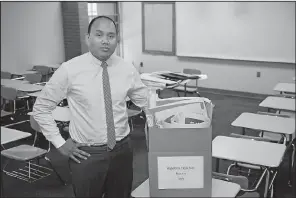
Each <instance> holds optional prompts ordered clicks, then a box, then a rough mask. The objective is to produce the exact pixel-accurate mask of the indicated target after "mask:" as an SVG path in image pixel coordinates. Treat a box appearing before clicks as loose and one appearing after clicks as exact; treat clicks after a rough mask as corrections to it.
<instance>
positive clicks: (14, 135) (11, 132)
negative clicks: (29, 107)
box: [1, 127, 32, 197]
mask: <svg viewBox="0 0 296 198" xmlns="http://www.w3.org/2000/svg"><path fill="white" fill-rule="evenodd" d="M31 135H32V134H31V133H27V132H23V131H18V130H15V129H10V128H6V127H1V145H3V144H7V143H10V142H14V141H17V140H20V139H24V138H26V137H29V136H31ZM2 178H3V177H2ZM2 196H3V179H1V197H2Z"/></svg>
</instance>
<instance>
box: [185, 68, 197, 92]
mask: <svg viewBox="0 0 296 198" xmlns="http://www.w3.org/2000/svg"><path fill="white" fill-rule="evenodd" d="M183 73H184V74H195V75H196V74H197V75H199V74H201V71H200V70H198V69H189V68H185V69H183ZM195 86H196V92H197V91H198V80H196V84H195Z"/></svg>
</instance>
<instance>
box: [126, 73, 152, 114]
mask: <svg viewBox="0 0 296 198" xmlns="http://www.w3.org/2000/svg"><path fill="white" fill-rule="evenodd" d="M128 97H129V98H130V99H131V101H132V102H133V103H134V104H135V105H137V106H138V107H140V108H141V109H143V110H144V111H145V112H146V111H147V110H148V88H147V87H146V86H145V85H144V84H143V82H142V80H141V77H140V74H139V72H138V71H137V70H136V69H133V71H132V86H131V88H130V89H129V91H128Z"/></svg>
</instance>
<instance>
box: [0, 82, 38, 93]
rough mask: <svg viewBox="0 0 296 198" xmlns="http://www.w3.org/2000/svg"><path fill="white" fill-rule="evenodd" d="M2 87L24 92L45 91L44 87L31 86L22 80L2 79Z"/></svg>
mask: <svg viewBox="0 0 296 198" xmlns="http://www.w3.org/2000/svg"><path fill="white" fill-rule="evenodd" d="M1 85H3V86H5V87H11V88H14V89H16V90H18V91H23V92H36V91H40V90H42V89H43V86H40V85H34V84H29V83H28V82H27V81H22V80H9V79H1Z"/></svg>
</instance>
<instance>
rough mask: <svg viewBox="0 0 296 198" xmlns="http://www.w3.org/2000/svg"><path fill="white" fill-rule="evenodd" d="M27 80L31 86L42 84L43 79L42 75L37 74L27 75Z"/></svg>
mask: <svg viewBox="0 0 296 198" xmlns="http://www.w3.org/2000/svg"><path fill="white" fill-rule="evenodd" d="M24 76H25V80H27V81H28V82H29V83H31V84H35V83H40V82H41V79H42V75H41V73H36V74H25V75H24Z"/></svg>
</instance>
